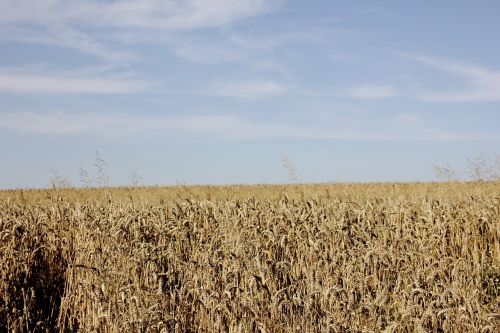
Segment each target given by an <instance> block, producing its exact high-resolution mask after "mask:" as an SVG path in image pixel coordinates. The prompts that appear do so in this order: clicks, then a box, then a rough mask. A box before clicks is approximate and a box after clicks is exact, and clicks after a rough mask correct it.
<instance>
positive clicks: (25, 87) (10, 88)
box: [0, 72, 151, 94]
mask: <svg viewBox="0 0 500 333" xmlns="http://www.w3.org/2000/svg"><path fill="white" fill-rule="evenodd" d="M149 88H151V85H150V84H149V83H147V82H143V81H134V80H130V79H123V78H103V77H83V76H80V77H77V76H66V75H45V74H34V75H31V74H25V73H22V74H19V73H9V72H7V73H1V72H0V93H2V92H3V93H29V94H68V93H69V94H120V93H139V92H145V91H147V90H148V89H149Z"/></svg>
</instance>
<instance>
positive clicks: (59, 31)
mask: <svg viewBox="0 0 500 333" xmlns="http://www.w3.org/2000/svg"><path fill="white" fill-rule="evenodd" d="M0 40H6V41H17V42H23V43H32V44H46V45H52V46H57V47H62V48H68V49H74V50H77V51H80V52H82V53H86V54H90V55H94V56H97V57H100V58H104V59H106V60H110V61H113V62H124V61H129V60H132V59H134V58H136V55H134V54H133V53H131V52H128V51H116V50H113V49H112V48H110V47H108V46H106V45H104V44H103V43H100V42H98V41H97V40H95V39H94V38H92V37H90V36H89V35H87V34H85V33H83V32H82V31H79V30H76V29H73V28H70V27H69V26H67V25H51V26H47V27H33V26H4V27H2V26H0Z"/></svg>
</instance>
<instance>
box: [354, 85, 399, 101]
mask: <svg viewBox="0 0 500 333" xmlns="http://www.w3.org/2000/svg"><path fill="white" fill-rule="evenodd" d="M395 95H396V91H395V90H394V88H393V87H391V86H387V85H362V86H359V87H356V88H353V89H351V90H350V91H349V92H348V96H349V97H353V98H360V99H383V98H389V97H394V96H395Z"/></svg>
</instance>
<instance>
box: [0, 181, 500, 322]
mask: <svg viewBox="0 0 500 333" xmlns="http://www.w3.org/2000/svg"><path fill="white" fill-rule="evenodd" d="M0 246H1V249H0V253H1V255H0V276H1V280H0V282H1V284H0V331H1V332H500V330H499V327H500V184H499V183H498V182H476V183H441V184H437V183H435V184H328V185H288V186H285V185H268V186H264V185H262V186H220V187H215V186H198V187H196V186H193V187H188V186H175V187H158V188H147V187H144V188H100V189H66V190H59V189H51V190H28V191H20V190H17V191H2V192H0Z"/></svg>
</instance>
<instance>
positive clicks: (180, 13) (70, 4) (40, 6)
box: [0, 0, 276, 30]
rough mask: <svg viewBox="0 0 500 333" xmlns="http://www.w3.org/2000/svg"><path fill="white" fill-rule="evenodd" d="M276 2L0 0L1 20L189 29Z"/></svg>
mask: <svg viewBox="0 0 500 333" xmlns="http://www.w3.org/2000/svg"><path fill="white" fill-rule="evenodd" d="M275 4H276V1H265V0H115V1H92V0H75V1H66V0H43V1H38V0H1V1H0V7H1V8H2V10H1V11H0V22H3V23H28V24H38V25H52V24H67V23H80V24H84V25H87V26H107V27H144V28H160V29H187V30H189V29H196V28H200V27H210V26H222V25H225V24H229V23H231V22H234V21H236V20H239V19H242V18H245V17H248V16H252V15H255V14H258V13H260V12H263V11H266V10H269V9H270V8H271V7H272V6H274V5H275Z"/></svg>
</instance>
